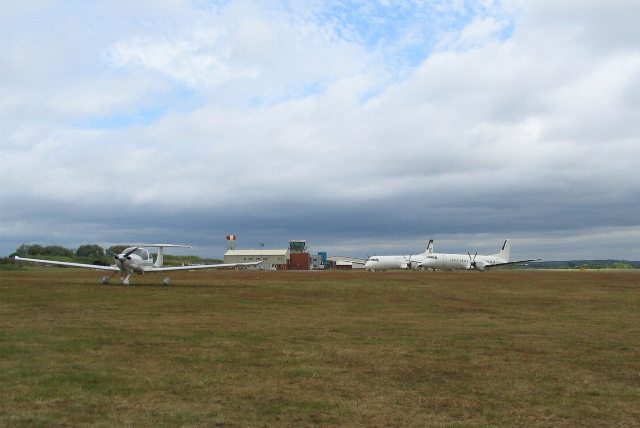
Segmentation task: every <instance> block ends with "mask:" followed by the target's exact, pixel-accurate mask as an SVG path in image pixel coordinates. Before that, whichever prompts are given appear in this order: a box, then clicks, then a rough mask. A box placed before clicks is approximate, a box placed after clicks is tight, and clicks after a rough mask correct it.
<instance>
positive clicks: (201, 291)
mask: <svg viewBox="0 0 640 428" xmlns="http://www.w3.org/2000/svg"><path fill="white" fill-rule="evenodd" d="M102 275H103V274H101V273H99V272H92V271H84V270H76V269H62V268H29V269H25V270H21V271H0V385H1V386H2V388H0V425H1V426H7V427H23V426H38V427H82V426H92V427H94V426H95V427H110V426H131V427H139V426H154V427H175V426H181V427H209V426H219V427H338V426H339V427H376V426H377V427H409V426H435V427H481V426H487V427H489V426H490V427H494V426H549V427H576V426H594V427H595V426H639V425H640V406H639V405H638V403H640V272H638V271H602V272H590V271H587V272H575V271H523V270H503V271H495V272H486V273H477V272H375V273H371V272H342V271H327V272H262V271H251V272H236V271H208V272H203V271H200V272H176V273H174V274H173V275H172V276H171V280H172V284H173V285H171V286H163V285H160V284H161V283H162V278H161V277H157V276H154V275H145V276H133V277H132V278H131V280H132V284H133V285H131V286H128V287H125V286H122V285H116V284H117V283H118V281H115V280H114V281H113V284H111V285H103V284H102V283H101V277H102Z"/></svg>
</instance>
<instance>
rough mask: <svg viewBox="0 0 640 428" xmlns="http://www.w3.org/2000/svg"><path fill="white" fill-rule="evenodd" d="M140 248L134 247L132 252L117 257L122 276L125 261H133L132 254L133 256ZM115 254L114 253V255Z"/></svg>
mask: <svg viewBox="0 0 640 428" xmlns="http://www.w3.org/2000/svg"><path fill="white" fill-rule="evenodd" d="M137 249H138V247H133V248H132V249H131V250H129V251H127V252H126V253H124V254H118V255H116V256H115V259H116V260H118V261H119V262H120V275H121V276H124V273H125V272H124V261H125V260H131V254H133V252H134V251H135V250H137ZM112 254H113V253H112Z"/></svg>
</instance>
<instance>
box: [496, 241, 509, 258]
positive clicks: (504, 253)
mask: <svg viewBox="0 0 640 428" xmlns="http://www.w3.org/2000/svg"><path fill="white" fill-rule="evenodd" d="M510 253H511V240H510V239H507V240H505V241H504V244H502V250H500V252H499V253H498V254H496V256H497V257H500V258H501V259H503V260H506V261H509V256H510Z"/></svg>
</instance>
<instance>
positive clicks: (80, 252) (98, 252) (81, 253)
mask: <svg viewBox="0 0 640 428" xmlns="http://www.w3.org/2000/svg"><path fill="white" fill-rule="evenodd" d="M76 256H77V257H94V258H101V257H104V248H102V247H101V246H100V245H95V244H93V245H80V246H79V247H78V249H77V250H76Z"/></svg>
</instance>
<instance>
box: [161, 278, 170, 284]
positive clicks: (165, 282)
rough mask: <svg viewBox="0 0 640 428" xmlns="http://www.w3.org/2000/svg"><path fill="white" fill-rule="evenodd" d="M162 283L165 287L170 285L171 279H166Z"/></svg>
mask: <svg viewBox="0 0 640 428" xmlns="http://www.w3.org/2000/svg"><path fill="white" fill-rule="evenodd" d="M162 283H163V284H164V285H169V277H166V278H165V279H163V280H162Z"/></svg>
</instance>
